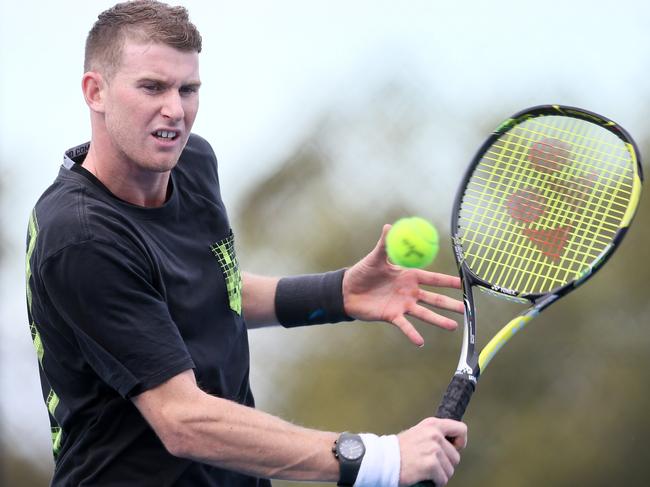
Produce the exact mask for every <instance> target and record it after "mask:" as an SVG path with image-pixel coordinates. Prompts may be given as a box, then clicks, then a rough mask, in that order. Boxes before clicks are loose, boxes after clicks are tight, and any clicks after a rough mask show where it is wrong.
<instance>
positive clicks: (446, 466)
mask: <svg viewBox="0 0 650 487" xmlns="http://www.w3.org/2000/svg"><path fill="white" fill-rule="evenodd" d="M445 443H447V444H448V445H449V442H447V441H446V442H445ZM452 450H453V452H455V453H456V455H458V452H457V451H456V450H455V449H453V448H452ZM438 459H439V462H440V467H441V468H442V470H443V471H444V472H445V475H446V477H447V481H449V479H450V478H451V477H452V476H453V475H454V463H453V462H452V460H451V458H450V457H449V455H448V454H447V451H446V450H444V449H443V450H441V453H440V454H439V456H438ZM459 460H460V455H459Z"/></svg>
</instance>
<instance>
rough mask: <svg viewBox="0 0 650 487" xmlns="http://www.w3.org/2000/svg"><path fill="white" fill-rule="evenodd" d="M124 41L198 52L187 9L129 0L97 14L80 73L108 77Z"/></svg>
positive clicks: (150, 0) (151, 0)
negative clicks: (94, 71) (163, 45)
mask: <svg viewBox="0 0 650 487" xmlns="http://www.w3.org/2000/svg"><path fill="white" fill-rule="evenodd" d="M127 38H130V39H135V40H138V41H145V42H160V43H162V44H166V45H168V46H170V47H174V48H176V49H179V50H181V51H196V52H201V34H199V31H198V30H197V28H196V26H195V25H194V24H193V23H192V22H190V19H189V15H188V13H187V9H185V8H184V7H180V6H179V7H172V6H170V5H167V4H166V3H162V2H159V1H157V0H133V1H127V2H123V3H118V4H116V5H115V6H113V7H111V8H110V9H108V10H106V11H104V12H102V13H101V14H99V16H98V17H97V21H96V22H95V24H94V25H93V28H92V29H91V30H90V32H89V33H88V37H87V39H86V53H85V58H84V71H93V70H98V69H100V70H102V71H103V72H104V75H105V76H106V77H110V76H112V74H113V73H114V72H115V70H116V69H117V68H118V67H119V65H120V62H121V60H122V48H123V46H124V42H125V41H126V39H127Z"/></svg>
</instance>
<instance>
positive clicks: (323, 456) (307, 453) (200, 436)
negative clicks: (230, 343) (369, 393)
mask: <svg viewBox="0 0 650 487" xmlns="http://www.w3.org/2000/svg"><path fill="white" fill-rule="evenodd" d="M190 374H191V372H189V373H184V374H182V375H181V376H179V377H177V378H174V379H172V380H171V381H173V382H175V384H174V386H175V388H174V389H173V391H174V392H173V393H167V392H166V391H165V390H164V389H163V390H161V391H159V392H158V394H157V395H156V396H152V395H149V397H147V393H146V392H145V393H143V395H141V396H140V397H139V398H136V399H135V404H136V406H137V407H138V408H139V409H140V411H141V412H142V414H143V416H145V418H146V419H147V420H148V422H149V423H150V424H151V426H152V427H153V429H154V430H155V431H156V433H157V434H158V436H159V437H160V439H161V441H162V442H163V444H164V445H165V447H166V448H167V449H168V450H169V451H170V453H172V454H173V455H175V456H179V457H183V458H189V459H192V460H195V461H199V462H203V463H208V464H211V465H215V466H218V467H220V468H224V469H227V470H234V471H238V472H241V473H245V474H248V475H252V476H256V477H265V478H277V479H287V480H312V481H335V480H337V479H338V463H337V461H336V459H335V458H334V455H333V454H332V452H331V448H332V445H333V444H334V440H335V439H336V438H337V434H335V433H331V432H322V431H315V430H310V429H307V428H302V427H299V426H296V425H293V424H291V423H289V422H287V421H284V420H282V419H280V418H277V417H275V416H272V415H270V414H267V413H264V412H262V411H259V410H256V409H253V408H250V407H246V406H242V405H240V404H237V403H235V402H232V401H228V400H225V399H222V398H218V397H214V396H211V395H209V394H206V393H205V392H203V391H201V390H200V389H198V388H195V387H192V385H193V384H195V383H194V381H193V374H191V375H190ZM163 387H166V386H163ZM167 390H172V389H171V388H168V389H167Z"/></svg>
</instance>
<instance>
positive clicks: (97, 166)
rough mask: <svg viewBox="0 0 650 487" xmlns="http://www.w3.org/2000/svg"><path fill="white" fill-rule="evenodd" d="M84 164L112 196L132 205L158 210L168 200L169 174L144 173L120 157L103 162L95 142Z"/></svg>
mask: <svg viewBox="0 0 650 487" xmlns="http://www.w3.org/2000/svg"><path fill="white" fill-rule="evenodd" d="M82 165H83V167H84V168H86V169H87V170H88V171H90V172H91V173H92V174H94V175H95V177H96V178H97V179H99V180H100V181H101V183H102V184H103V185H104V186H106V187H107V188H108V190H109V191H110V192H111V193H113V194H114V195H115V196H117V197H118V198H120V199H121V200H124V201H126V202H128V203H131V204H132V205H136V206H142V207H146V208H155V207H159V206H162V205H163V204H164V203H165V201H166V200H167V196H168V189H169V175H170V171H165V172H155V171H147V170H143V169H140V168H138V167H136V166H134V165H132V164H127V163H124V162H123V161H121V160H120V159H119V158H115V159H111V160H110V161H109V160H102V158H101V157H100V155H99V154H98V150H97V149H96V148H95V145H94V144H93V143H91V144H90V149H89V150H88V155H87V156H86V159H85V160H84V162H83V164H82Z"/></svg>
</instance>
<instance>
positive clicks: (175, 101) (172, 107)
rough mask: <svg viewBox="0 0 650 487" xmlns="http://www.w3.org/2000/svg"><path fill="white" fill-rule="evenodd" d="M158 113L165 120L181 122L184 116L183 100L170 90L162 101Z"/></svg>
mask: <svg viewBox="0 0 650 487" xmlns="http://www.w3.org/2000/svg"><path fill="white" fill-rule="evenodd" d="M160 112H161V114H162V115H163V117H165V118H169V119H172V120H182V119H183V117H184V116H185V109H184V108H183V100H182V98H181V95H180V93H178V92H176V91H174V90H170V91H169V92H168V93H167V95H166V96H165V98H164V99H163V105H162V108H161V110H160Z"/></svg>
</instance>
